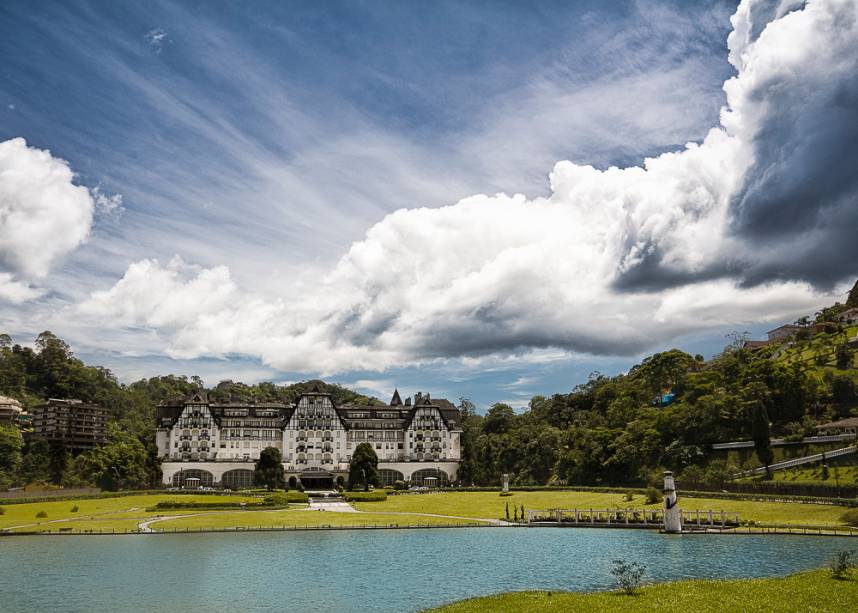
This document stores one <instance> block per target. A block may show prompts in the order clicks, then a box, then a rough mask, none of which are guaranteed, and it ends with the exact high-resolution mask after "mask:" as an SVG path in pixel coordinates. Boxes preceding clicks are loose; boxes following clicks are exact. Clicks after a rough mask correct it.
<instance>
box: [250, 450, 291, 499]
mask: <svg viewBox="0 0 858 613" xmlns="http://www.w3.org/2000/svg"><path fill="white" fill-rule="evenodd" d="M283 473H284V471H283V454H282V453H280V450H279V449H277V448H276V447H266V448H265V449H263V450H262V451H261V452H260V453H259V459H258V460H257V461H256V466H255V468H254V471H253V481H254V482H255V483H256V485H261V486H264V487H265V488H267V489H268V491H269V492H273V491H274V490H276V489H283V488H285V487H286V479H285V478H284V475H283Z"/></svg>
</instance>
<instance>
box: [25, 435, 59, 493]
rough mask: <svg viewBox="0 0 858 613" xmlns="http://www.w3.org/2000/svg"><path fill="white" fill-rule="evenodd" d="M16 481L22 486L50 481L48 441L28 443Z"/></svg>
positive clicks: (49, 449)
mask: <svg viewBox="0 0 858 613" xmlns="http://www.w3.org/2000/svg"><path fill="white" fill-rule="evenodd" d="M18 480H19V481H20V483H22V484H24V485H26V484H28V483H37V482H42V481H50V480H51V447H50V444H49V443H48V441H42V440H38V441H29V442H28V444H27V446H26V447H25V448H24V458H23V461H22V462H21V472H20V476H19V479H18Z"/></svg>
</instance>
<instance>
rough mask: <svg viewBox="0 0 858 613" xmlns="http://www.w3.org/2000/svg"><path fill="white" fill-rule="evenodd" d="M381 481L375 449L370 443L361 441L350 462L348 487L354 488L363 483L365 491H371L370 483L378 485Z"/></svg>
mask: <svg viewBox="0 0 858 613" xmlns="http://www.w3.org/2000/svg"><path fill="white" fill-rule="evenodd" d="M379 482H380V479H379V475H378V456H377V455H376V454H375V449H373V448H372V445H370V444H369V443H361V444H360V445H358V446H357V447H356V448H355V451H354V453H353V454H352V461H351V462H350V463H349V483H348V488H349V489H350V490H354V489H355V488H356V487H358V486H361V485H362V486H363V489H364V491H369V486H370V485H378V484H379Z"/></svg>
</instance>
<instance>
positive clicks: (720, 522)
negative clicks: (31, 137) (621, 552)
mask: <svg viewBox="0 0 858 613" xmlns="http://www.w3.org/2000/svg"><path fill="white" fill-rule="evenodd" d="M681 513H682V524H683V526H698V527H701V528H702V527H705V526H720V527H722V528H724V527H728V526H729V527H733V526H738V525H739V514H738V513H727V512H726V511H713V510H707V511H700V510H695V511H681ZM527 523H528V524H544V523H554V524H558V525H572V526H595V525H598V526H629V527H641V528H659V527H661V526H663V525H664V511H663V510H662V509H547V510H530V511H527Z"/></svg>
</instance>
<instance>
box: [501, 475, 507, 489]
mask: <svg viewBox="0 0 858 613" xmlns="http://www.w3.org/2000/svg"><path fill="white" fill-rule="evenodd" d="M501 482H502V483H503V489H502V490H501V491H502V492H509V473H504V474H503V475H501Z"/></svg>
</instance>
